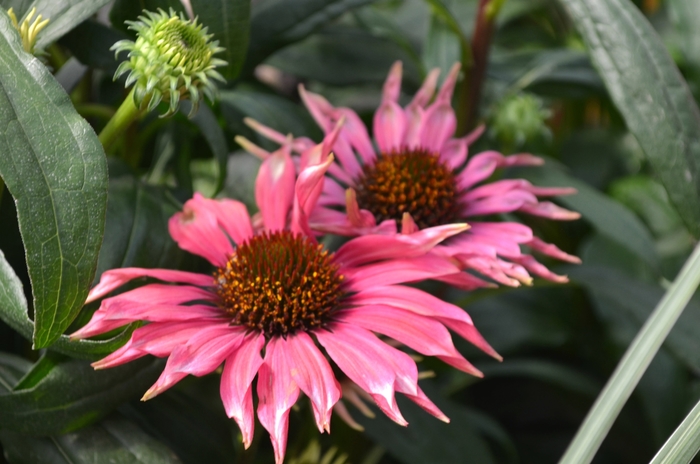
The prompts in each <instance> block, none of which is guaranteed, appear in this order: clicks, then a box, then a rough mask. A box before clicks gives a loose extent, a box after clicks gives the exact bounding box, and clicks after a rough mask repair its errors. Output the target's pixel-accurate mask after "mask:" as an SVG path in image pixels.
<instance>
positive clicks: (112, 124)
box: [99, 88, 144, 151]
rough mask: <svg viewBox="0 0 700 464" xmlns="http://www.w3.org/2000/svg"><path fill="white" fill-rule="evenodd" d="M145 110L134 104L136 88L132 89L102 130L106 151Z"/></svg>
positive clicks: (102, 140) (101, 134) (100, 136)
mask: <svg viewBox="0 0 700 464" xmlns="http://www.w3.org/2000/svg"><path fill="white" fill-rule="evenodd" d="M143 113H144V111H142V110H139V109H138V108H136V105H135V104H134V88H132V89H131V92H129V95H128V96H127V97H126V99H125V100H124V101H123V102H122V104H121V106H120V107H119V109H117V112H116V113H114V116H113V117H112V119H110V120H109V122H108V123H107V125H106V126H105V127H104V129H102V132H100V135H99V138H100V142H101V143H102V146H103V147H104V149H105V151H108V150H109V148H110V147H111V146H112V144H113V143H114V141H115V140H117V138H118V137H119V136H120V135H121V134H122V133H123V132H124V131H125V130H126V129H127V128H128V127H129V126H130V125H131V123H133V122H134V121H136V120H137V119H138V118H139V117H140V116H141V115H142V114H143Z"/></svg>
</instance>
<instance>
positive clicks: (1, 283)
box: [0, 251, 131, 360]
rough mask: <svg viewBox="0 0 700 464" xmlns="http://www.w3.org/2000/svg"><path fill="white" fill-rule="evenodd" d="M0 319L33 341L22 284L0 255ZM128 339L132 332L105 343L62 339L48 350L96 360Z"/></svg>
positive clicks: (31, 324)
mask: <svg viewBox="0 0 700 464" xmlns="http://www.w3.org/2000/svg"><path fill="white" fill-rule="evenodd" d="M0 319H2V320H3V321H4V322H5V323H6V324H7V325H9V326H10V327H12V328H13V329H15V330H16V331H17V332H19V333H20V334H21V335H23V336H24V337H26V338H27V339H31V338H32V333H33V332H34V322H33V321H32V320H31V319H29V316H28V315H27V300H26V299H25V297H24V293H23V292H22V283H21V282H20V280H19V279H18V278H17V276H16V275H15V273H14V271H13V270H12V268H11V267H10V266H9V264H8V263H7V261H6V260H5V257H4V255H3V254H2V251H0ZM130 336H131V330H128V329H127V330H124V331H123V332H122V333H120V334H118V335H115V336H114V337H113V338H110V339H107V340H79V341H71V340H70V339H69V338H68V337H67V336H66V335H61V336H60V338H59V339H58V340H56V342H55V343H54V344H53V345H51V350H54V351H57V352H59V353H63V354H67V355H69V356H74V357H77V358H84V359H93V360H94V359H98V358H101V357H104V356H106V355H108V354H109V353H111V352H112V351H114V350H115V349H117V348H119V347H120V346H122V345H123V344H124V342H125V341H126V340H128V339H129V337H130Z"/></svg>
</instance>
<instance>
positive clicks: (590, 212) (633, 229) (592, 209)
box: [515, 160, 659, 270]
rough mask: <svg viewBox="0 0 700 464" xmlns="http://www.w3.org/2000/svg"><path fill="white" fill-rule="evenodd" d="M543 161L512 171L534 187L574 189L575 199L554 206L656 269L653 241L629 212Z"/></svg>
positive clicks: (656, 261) (561, 201) (552, 163)
mask: <svg viewBox="0 0 700 464" xmlns="http://www.w3.org/2000/svg"><path fill="white" fill-rule="evenodd" d="M555 166H556V162H555V161H552V160H547V166H544V167H537V168H532V169H531V168H527V169H518V170H515V172H516V173H517V176H518V177H520V176H523V177H525V178H526V179H528V180H530V181H531V182H532V183H533V184H535V185H542V186H548V187H553V186H557V187H564V186H566V187H574V188H576V190H578V193H577V194H576V195H571V196H564V197H559V198H558V199H557V201H558V202H560V203H562V204H564V206H566V207H567V208H570V209H572V210H574V211H578V212H579V213H581V217H582V219H583V220H585V221H588V222H589V223H590V224H591V225H592V226H593V227H594V228H595V229H596V230H597V231H598V232H599V233H600V234H603V235H605V236H607V237H608V238H610V239H611V240H613V241H615V243H617V245H618V246H622V247H625V248H627V249H628V250H630V251H631V252H633V253H634V254H636V255H637V256H639V257H640V258H642V259H643V260H644V261H645V262H646V263H647V264H649V265H650V266H651V268H652V269H653V270H658V268H659V258H658V256H657V254H656V252H655V250H654V240H653V238H652V236H651V234H650V233H649V231H648V230H647V228H646V227H645V226H644V224H643V223H642V222H641V221H640V220H639V218H637V216H635V215H634V214H633V213H632V212H631V211H629V210H628V209H627V208H625V207H624V206H622V205H621V204H620V203H617V202H616V201H614V200H611V199H610V198H608V197H606V196H605V195H603V194H602V193H600V192H598V191H597V190H595V189H593V188H591V187H590V186H589V185H588V184H586V183H585V182H581V181H579V180H577V179H574V178H573V177H571V176H568V175H567V174H565V173H564V172H563V171H562V170H561V169H558V168H556V167H555Z"/></svg>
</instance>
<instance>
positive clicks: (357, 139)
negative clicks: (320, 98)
mask: <svg viewBox="0 0 700 464" xmlns="http://www.w3.org/2000/svg"><path fill="white" fill-rule="evenodd" d="M335 116H336V117H337V118H338V119H341V118H344V119H345V122H344V124H343V130H342V132H341V133H342V136H343V138H345V139H346V140H347V141H348V142H349V143H350V146H351V147H352V148H353V149H354V150H355V151H357V153H358V154H359V155H360V157H361V158H362V161H364V163H365V164H369V163H372V162H373V161H374V159H375V158H376V156H377V155H376V154H375V153H374V147H373V146H372V141H371V140H370V138H369V134H368V133H367V128H366V127H365V123H364V122H362V119H360V117H359V116H358V115H357V113H355V112H354V111H353V110H351V109H350V108H338V109H337V110H336V112H335Z"/></svg>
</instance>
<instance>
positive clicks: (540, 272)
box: [511, 255, 569, 284]
mask: <svg viewBox="0 0 700 464" xmlns="http://www.w3.org/2000/svg"><path fill="white" fill-rule="evenodd" d="M511 259H512V260H513V261H515V262H517V263H518V264H520V265H522V266H523V267H525V268H526V269H527V270H528V271H530V272H532V273H533V274H535V275H537V276H540V277H542V278H543V279H547V280H550V281H552V282H557V283H560V284H565V283H567V282H568V281H569V278H568V277H566V276H563V275H559V274H555V273H554V272H552V271H550V270H549V269H547V267H546V266H545V265H543V264H541V263H539V262H537V260H536V259H535V258H534V257H532V256H530V255H522V256H519V257H517V258H511Z"/></svg>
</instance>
